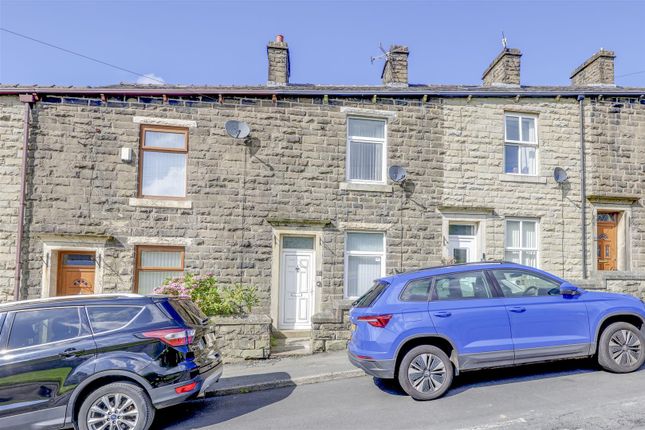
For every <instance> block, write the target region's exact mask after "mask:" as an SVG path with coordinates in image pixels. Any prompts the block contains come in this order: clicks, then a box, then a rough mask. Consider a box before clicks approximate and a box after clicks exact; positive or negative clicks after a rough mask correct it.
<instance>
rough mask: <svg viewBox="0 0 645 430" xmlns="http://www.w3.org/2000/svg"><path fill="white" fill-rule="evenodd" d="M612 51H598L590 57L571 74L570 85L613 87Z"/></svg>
mask: <svg viewBox="0 0 645 430" xmlns="http://www.w3.org/2000/svg"><path fill="white" fill-rule="evenodd" d="M614 58H616V54H614V51H605V50H604V49H602V48H600V51H598V52H596V53H595V54H594V55H592V56H591V57H590V58H589V59H587V61H585V62H584V63H582V64H581V65H580V66H578V68H577V69H576V70H574V71H573V73H571V85H573V86H576V87H584V86H614V85H615V84H614Z"/></svg>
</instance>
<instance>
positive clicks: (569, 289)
mask: <svg viewBox="0 0 645 430" xmlns="http://www.w3.org/2000/svg"><path fill="white" fill-rule="evenodd" d="M560 294H562V295H563V296H576V295H578V294H580V290H579V289H578V287H576V286H575V285H572V284H570V283H568V282H565V283H564V284H562V285H560Z"/></svg>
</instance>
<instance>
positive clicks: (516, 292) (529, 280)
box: [493, 269, 560, 297]
mask: <svg viewBox="0 0 645 430" xmlns="http://www.w3.org/2000/svg"><path fill="white" fill-rule="evenodd" d="M493 276H495V279H496V280H497V283H498V284H499V287H500V288H501V290H502V294H504V297H523V296H529V297H530V296H553V295H559V294H560V284H559V283H558V282H556V281H554V280H551V279H547V278H545V277H542V276H538V275H535V274H533V273H531V272H527V271H525V270H512V269H498V270H493Z"/></svg>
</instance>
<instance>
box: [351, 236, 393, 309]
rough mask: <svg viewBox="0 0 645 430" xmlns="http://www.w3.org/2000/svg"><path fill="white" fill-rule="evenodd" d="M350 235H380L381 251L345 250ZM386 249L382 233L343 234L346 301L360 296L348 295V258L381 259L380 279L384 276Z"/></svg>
mask: <svg viewBox="0 0 645 430" xmlns="http://www.w3.org/2000/svg"><path fill="white" fill-rule="evenodd" d="M352 233H373V234H381V235H383V250H382V251H381V252H374V251H350V250H349V249H347V244H348V243H349V241H348V240H347V237H348V236H349V235H350V234H352ZM386 251H387V248H386V239H385V232H384V231H373V230H369V231H367V230H351V231H346V232H345V262H344V264H345V279H344V281H345V282H344V284H345V286H344V289H343V296H344V297H345V298H346V299H357V298H359V297H360V296H350V295H349V294H348V287H349V257H350V256H362V257H381V275H380V276H381V277H383V276H385V270H386V269H385V263H386V262H385V256H386V254H387V252H386Z"/></svg>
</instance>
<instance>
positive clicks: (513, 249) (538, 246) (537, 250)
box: [504, 218, 541, 269]
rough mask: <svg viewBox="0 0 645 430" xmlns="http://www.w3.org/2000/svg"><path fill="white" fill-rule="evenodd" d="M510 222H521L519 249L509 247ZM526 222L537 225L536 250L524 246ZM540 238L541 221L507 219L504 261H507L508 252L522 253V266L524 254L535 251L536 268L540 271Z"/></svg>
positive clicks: (533, 219) (534, 219)
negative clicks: (523, 233)
mask: <svg viewBox="0 0 645 430" xmlns="http://www.w3.org/2000/svg"><path fill="white" fill-rule="evenodd" d="M509 221H519V222H520V246H519V247H508V246H506V244H507V243H508V241H507V239H508V222H509ZM525 222H534V223H535V236H536V237H535V248H526V247H524V246H523V245H524V244H523V243H522V242H523V235H522V232H523V231H524V223H525ZM540 236H541V231H540V220H539V219H538V218H506V219H505V220H504V260H506V251H519V252H520V263H519V264H522V261H523V259H522V256H523V253H524V252H526V251H535V262H536V265H535V268H536V269H539V268H540Z"/></svg>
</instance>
